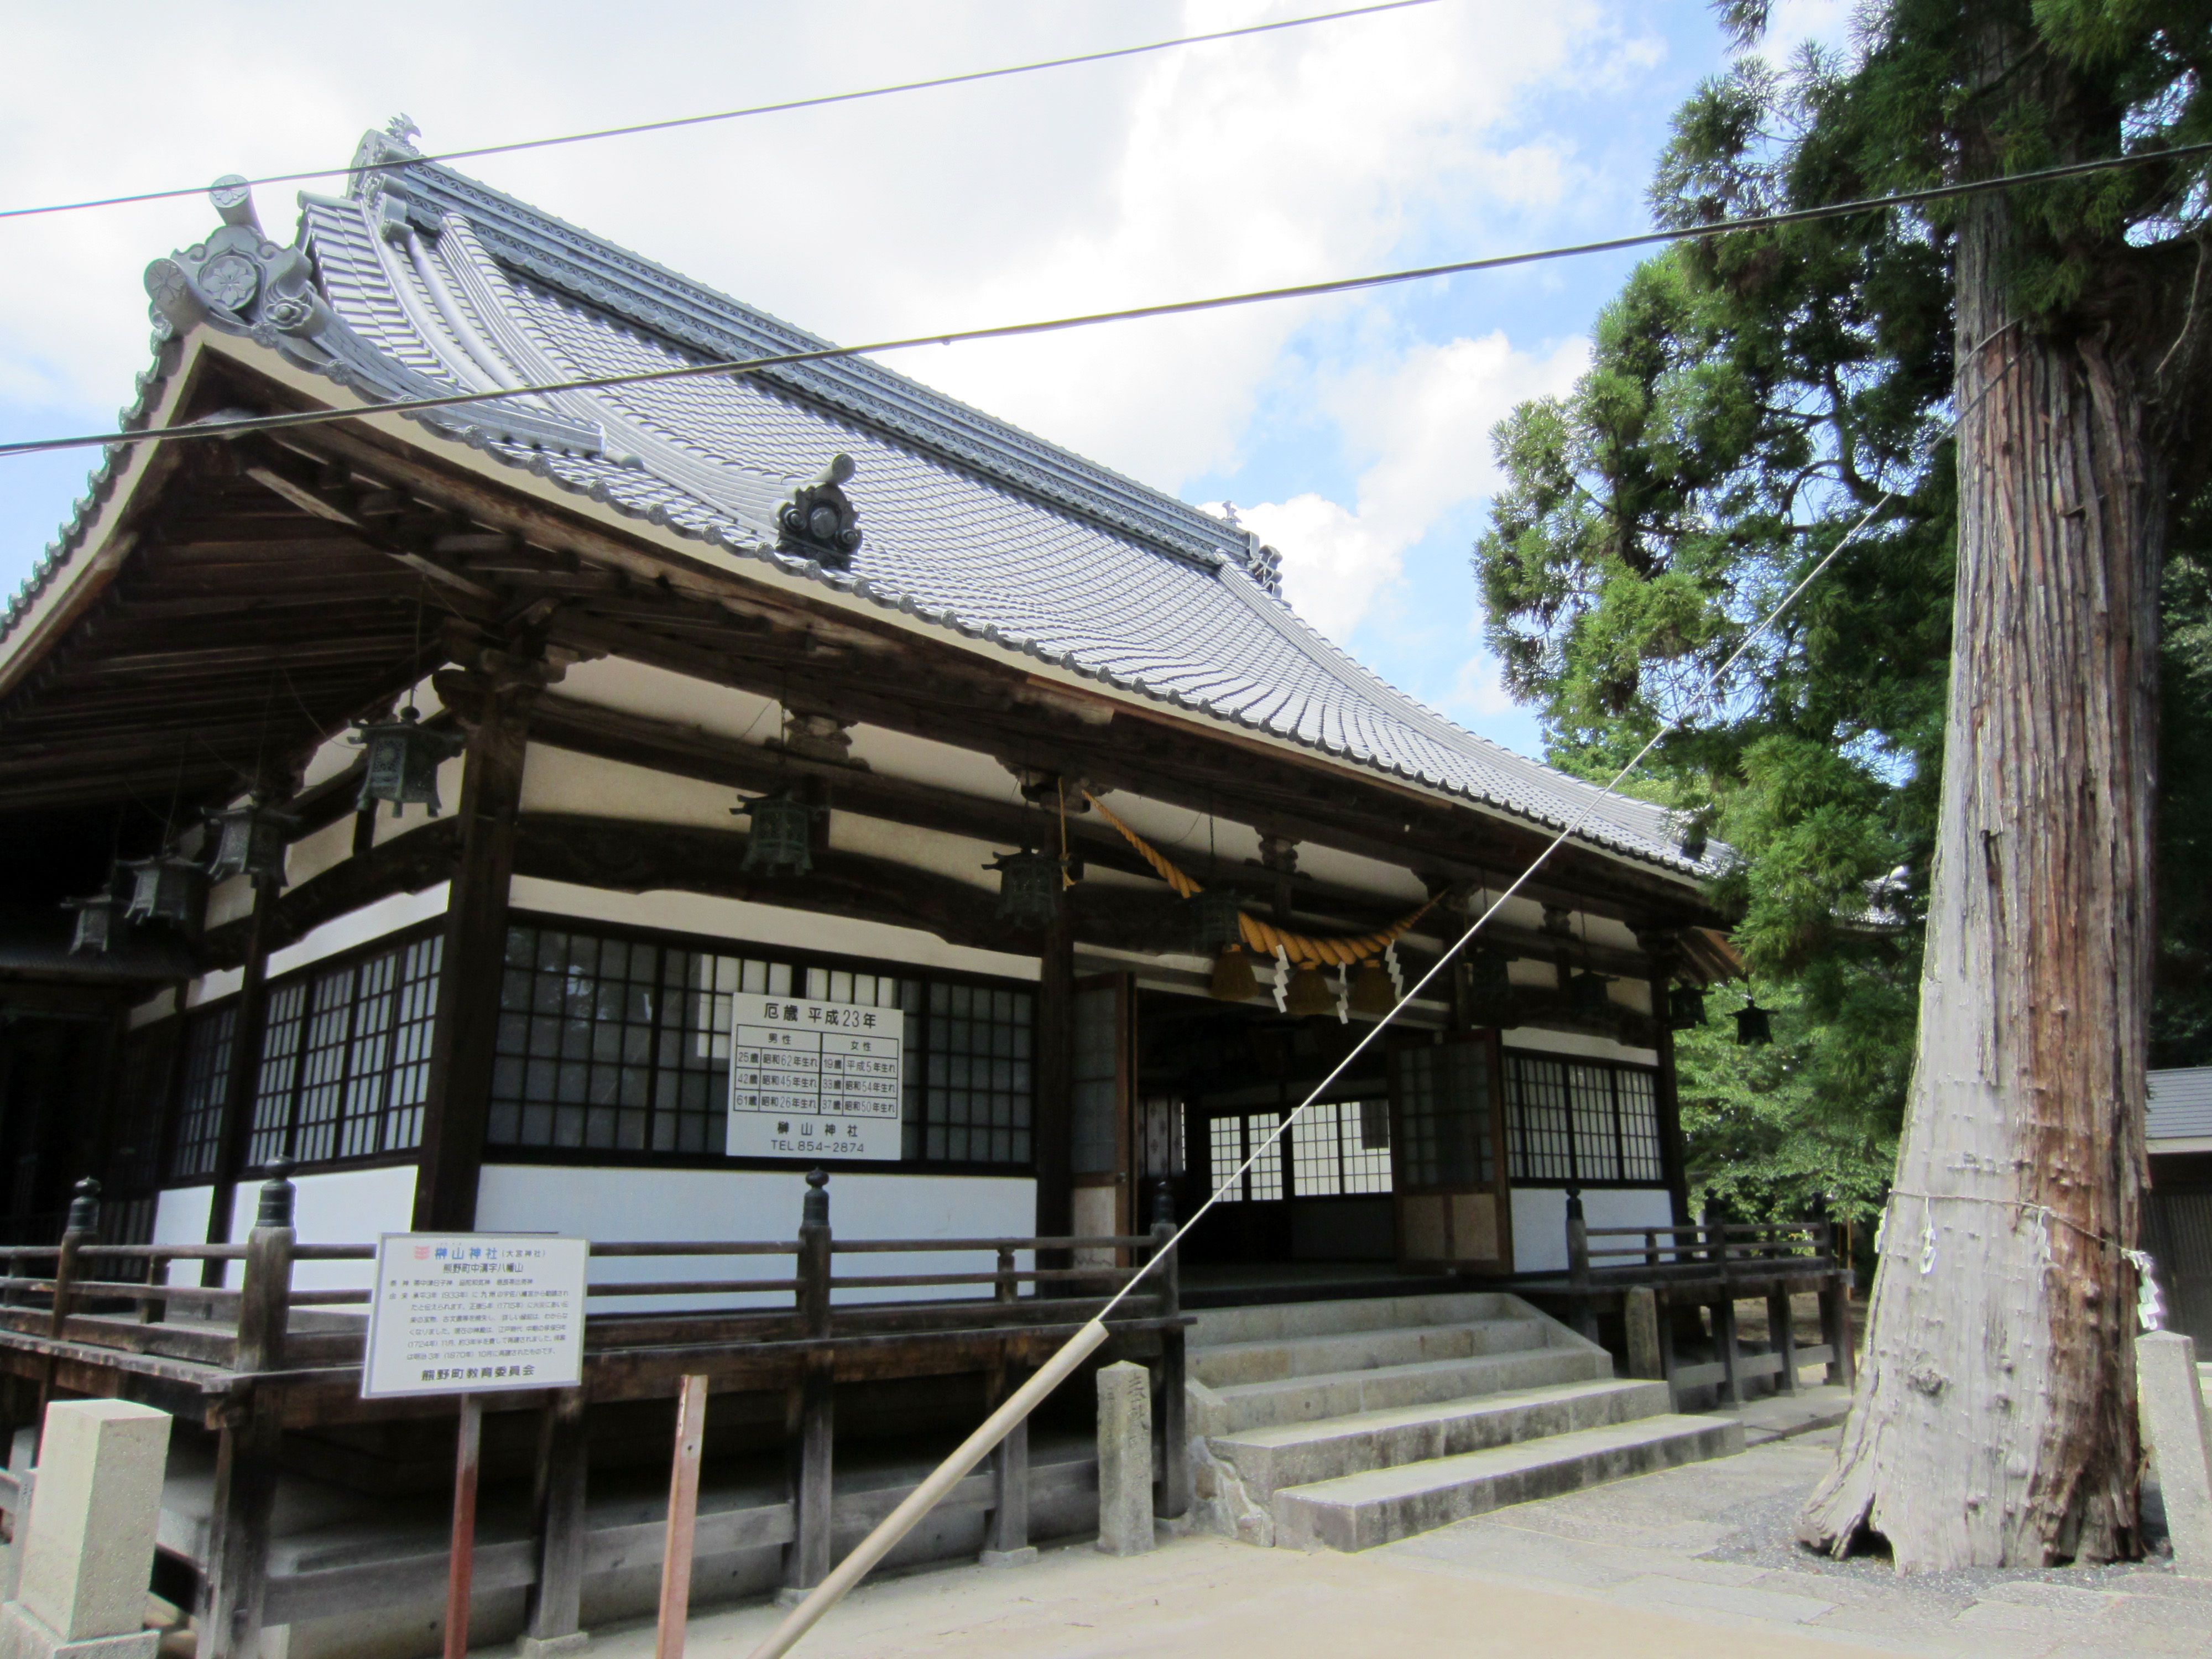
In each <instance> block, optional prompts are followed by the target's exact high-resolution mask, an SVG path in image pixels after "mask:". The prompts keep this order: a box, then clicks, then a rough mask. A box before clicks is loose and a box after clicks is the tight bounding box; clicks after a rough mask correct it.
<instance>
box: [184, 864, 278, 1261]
mask: <svg viewBox="0 0 2212 1659" xmlns="http://www.w3.org/2000/svg"><path fill="white" fill-rule="evenodd" d="M282 880H283V878H282V876H281V874H280V873H273V872H272V873H271V874H269V875H265V876H257V877H255V878H253V911H252V916H251V917H250V919H249V920H248V921H247V923H246V962H245V964H244V967H243V969H242V970H241V972H240V979H239V986H238V1013H237V1016H236V1018H235V1019H234V1022H233V1024H232V1027H231V1033H230V1072H229V1075H228V1079H227V1082H226V1085H225V1087H224V1090H223V1099H222V1118H221V1120H220V1127H219V1128H218V1130H217V1132H216V1135H217V1138H216V1155H215V1194H214V1195H213V1197H211V1198H210V1200H209V1201H208V1225H207V1242H208V1243H210V1244H227V1243H229V1242H230V1217H231V1212H232V1211H233V1210H234V1209H235V1208H237V1206H238V1182H239V1179H240V1176H243V1175H244V1174H245V1172H246V1147H247V1146H248V1145H249V1144H250V1143H251V1142H252V1138H253V1092H254V1085H255V1083H256V1082H257V1081H258V1079H259V1076H260V1073H261V1037H262V1031H263V1029H264V1027H265V1026H266V1024H268V1014H269V952H270V950H271V949H272V948H273V947H274V945H276V894H277V890H278V888H279V886H280V885H281V884H282ZM280 1150H281V1151H286V1152H289V1150H290V1149H289V1147H287V1148H282V1149H280ZM222 1273H223V1264H222V1262H220V1261H210V1262H206V1263H204V1264H203V1266H202V1267H201V1269H200V1283H201V1284H203V1285H220V1284H221V1283H222Z"/></svg>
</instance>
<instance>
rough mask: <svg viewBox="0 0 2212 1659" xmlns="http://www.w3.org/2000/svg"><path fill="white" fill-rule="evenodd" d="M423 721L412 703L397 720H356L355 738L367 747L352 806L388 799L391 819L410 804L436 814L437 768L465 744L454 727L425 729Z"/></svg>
mask: <svg viewBox="0 0 2212 1659" xmlns="http://www.w3.org/2000/svg"><path fill="white" fill-rule="evenodd" d="M354 732H355V736H354V739H353V740H354V742H355V743H356V744H359V745H360V746H361V747H362V749H364V750H367V751H368V765H367V766H366V768H365V769H363V771H362V779H361V798H360V799H359V800H358V801H356V803H355V807H354V810H355V811H366V810H368V808H370V807H373V806H374V805H376V803H377V802H379V801H380V800H388V801H390V802H391V803H392V817H395V818H396V817H398V816H399V815H400V814H401V812H402V811H404V810H405V809H406V808H407V807H408V806H410V805H420V806H427V807H428V808H429V809H430V816H431V817H434V818H435V817H437V816H438V810H439V805H440V803H439V800H438V768H439V766H440V764H441V763H443V762H446V761H448V760H451V759H452V758H453V757H454V756H455V755H458V754H459V753H460V752H461V750H462V748H463V747H464V746H465V745H464V744H463V741H462V739H461V738H459V737H458V736H456V735H454V734H453V733H452V732H433V731H430V730H428V729H427V728H426V727H424V726H423V725H422V711H421V710H419V709H417V708H415V707H414V705H413V704H411V703H410V704H409V705H408V706H407V707H406V708H403V709H401V710H400V711H399V718H398V719H397V720H376V721H362V720H356V721H355V722H354Z"/></svg>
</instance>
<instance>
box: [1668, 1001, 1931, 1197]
mask: <svg viewBox="0 0 2212 1659" xmlns="http://www.w3.org/2000/svg"><path fill="white" fill-rule="evenodd" d="M1892 988H1893V990H1901V991H1902V994H1905V996H1906V997H1907V998H1908V999H1909V998H1910V995H1911V987H1910V985H1909V984H1908V985H1906V986H1904V987H1892ZM1759 999H1760V1005H1761V1006H1765V1007H1767V1008H1769V1009H1770V1010H1771V1018H1772V1024H1773V1028H1774V1041H1773V1042H1772V1043H1771V1045H1769V1046H1767V1047H1765V1048H1738V1047H1737V1046H1736V1042H1735V1020H1734V1019H1733V1018H1730V1016H1731V1014H1732V1013H1733V1012H1734V1007H1735V1004H1736V1002H1737V999H1734V998H1730V997H1725V996H1723V997H1717V998H1715V999H1714V1003H1715V1006H1716V1009H1717V1012H1716V1013H1715V1014H1714V1016H1713V1018H1711V1019H1709V1020H1708V1021H1707V1022H1706V1023H1705V1024H1704V1025H1702V1026H1700V1027H1699V1028H1698V1029H1697V1030H1693V1031H1686V1032H1684V1033H1683V1034H1681V1036H1680V1037H1679V1038H1677V1040H1676V1048H1675V1053H1676V1055H1677V1057H1678V1058H1679V1060H1680V1066H1681V1085H1680V1100H1681V1108H1682V1128H1683V1133H1684V1135H1685V1137H1686V1139H1687V1141H1688V1143H1689V1146H1690V1149H1691V1150H1690V1167H1689V1176H1690V1204H1691V1208H1692V1211H1693V1212H1697V1213H1702V1212H1704V1210H1705V1206H1707V1205H1709V1204H1712V1205H1717V1206H1720V1207H1721V1208H1722V1209H1723V1211H1725V1212H1727V1213H1728V1214H1730V1215H1734V1216H1737V1217H1740V1218H1742V1219H1745V1220H1748V1221H1797V1220H1802V1219H1803V1218H1805V1217H1807V1216H1808V1215H1816V1214H1822V1213H1825V1214H1826V1215H1828V1216H1831V1217H1832V1218H1835V1219H1837V1220H1838V1221H1851V1222H1856V1223H1859V1224H1862V1225H1868V1226H1870V1225H1872V1224H1873V1222H1874V1219H1875V1216H1876V1215H1877V1214H1878V1213H1879V1212H1880V1210H1881V1200H1882V1198H1883V1196H1884V1195H1885V1194H1886V1193H1887V1191H1888V1188H1889V1178H1890V1171H1891V1170H1892V1169H1893V1168H1894V1167H1895V1165H1896V1162H1897V1117H1896V1114H1895V1113H1894V1111H1892V1110H1889V1109H1886V1103H1887V1102H1888V1101H1889V1100H1891V1099H1893V1098H1895V1097H1899V1096H1901V1095H1902V1093H1903V1090H1904V1086H1905V1076H1904V1073H1905V1069H1906V1066H1907V1065H1908V1064H1909V1061H1910V1055H1909V1054H1905V1055H1902V1056H1900V1055H1897V1054H1893V1053H1892V1052H1890V1051H1889V1050H1887V1048H1884V1047H1883V1046H1882V1045H1881V1044H1880V1043H1867V1042H1862V1041H1860V1040H1858V1039H1857V1037H1856V1036H1854V1035H1853V1034H1852V1033H1851V1032H1850V1030H1849V1027H1848V1024H1846V1023H1844V1022H1838V1021H1835V1020H1832V1019H1816V1018H1812V1017H1811V1016H1810V1015H1809V1014H1808V1012H1807V1004H1808V1000H1809V999H1808V996H1807V994H1805V993H1804V992H1802V991H1801V990H1800V989H1799V988H1798V987H1796V986H1793V985H1778V986H1772V987H1768V988H1766V989H1765V990H1762V991H1761V992H1760V993H1759ZM1855 1012H1857V1014H1859V1015H1860V1016H1861V1017H1865V1016H1869V1015H1870V1016H1871V1017H1872V1018H1874V1019H1875V1022H1876V1024H1877V1025H1878V1026H1879V1027H1881V1028H1883V1029H1885V1030H1886V1029H1887V1026H1888V1025H1889V1024H1891V1023H1892V1022H1893V1020H1894V1018H1895V1011H1894V1010H1893V1009H1890V1008H1862V1009H1856V1010H1855ZM1905 1018H1907V1019H1908V1021H1909V1020H1910V1018H1911V1012H1910V1004H1909V1000H1908V1005H1907V1012H1906V1015H1905ZM1869 1059H1873V1060H1876V1061H1877V1063H1879V1064H1881V1066H1883V1067H1884V1070H1885V1074H1884V1075H1881V1076H1878V1077H1862V1076H1858V1075H1856V1073H1857V1069H1858V1068H1859V1067H1860V1066H1863V1065H1864V1064H1866V1063H1867V1061H1868V1060H1869Z"/></svg>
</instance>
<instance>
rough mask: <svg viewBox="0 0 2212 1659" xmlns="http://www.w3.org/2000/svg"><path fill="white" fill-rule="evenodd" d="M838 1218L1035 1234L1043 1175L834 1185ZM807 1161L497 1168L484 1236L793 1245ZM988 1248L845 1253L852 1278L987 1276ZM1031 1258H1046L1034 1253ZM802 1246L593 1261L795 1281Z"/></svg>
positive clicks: (860, 1298)
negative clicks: (753, 1165)
mask: <svg viewBox="0 0 2212 1659" xmlns="http://www.w3.org/2000/svg"><path fill="white" fill-rule="evenodd" d="M805 1193H806V1182H805V1171H803V1170H788V1171H786V1170H635V1169H631V1170H624V1169H605V1168H598V1169H593V1168H582V1169H579V1168H575V1167H572V1166H565V1165H563V1166H554V1165H547V1164H486V1165H485V1166H484V1169H483V1175H482V1176H481V1177H480V1178H479V1179H478V1182H477V1231H479V1232H553V1233H561V1234H564V1235H567V1236H569V1237H583V1238H590V1239H594V1240H600V1241H612V1240H623V1241H639V1240H650V1239H685V1240H708V1239H712V1240H715V1241H718V1242H720V1241H724V1240H729V1241H738V1240H759V1241H768V1240H775V1241H781V1240H785V1239H795V1238H796V1237H798V1234H799V1208H800V1205H801V1203H802V1201H803V1200H804V1198H805ZM829 1226H830V1231H831V1233H832V1235H833V1237H842V1238H1003V1237H1028V1236H1030V1235H1031V1234H1033V1233H1034V1232H1035V1231H1036V1182H1035V1181H1033V1180H1031V1179H1030V1178H1029V1177H1027V1176H922V1175H859V1174H843V1173H841V1174H839V1175H837V1176H834V1177H833V1178H832V1179H831V1181H830V1182H829ZM996 1260H997V1258H996V1257H995V1256H994V1255H993V1254H992V1253H991V1252H989V1251H986V1250H969V1251H952V1250H922V1251H915V1252H914V1253H913V1254H911V1255H908V1254H904V1253H901V1254H897V1255H838V1256H835V1257H834V1258H833V1261H834V1267H833V1268H832V1271H833V1272H834V1273H838V1274H840V1275H843V1274H854V1273H868V1274H882V1273H978V1272H987V1271H989V1270H990V1269H991V1268H992V1267H994V1266H995V1265H996ZM1019 1265H1020V1266H1022V1267H1032V1266H1034V1265H1035V1263H1034V1262H1033V1261H1031V1260H1030V1256H1029V1253H1028V1252H1026V1251H1024V1253H1023V1254H1022V1255H1021V1257H1020V1259H1019ZM793 1271H794V1264H793V1260H792V1258H791V1257H790V1256H789V1255H745V1256H646V1257H641V1258H632V1259H616V1258H607V1259H603V1260H601V1261H595V1262H594V1263H592V1281H593V1282H594V1283H598V1284H615V1283H621V1282H625V1281H627V1282H629V1283H631V1284H636V1283H640V1282H644V1281H648V1280H668V1279H788V1278H789V1277H790V1276H791V1275H792V1273H793ZM988 1294H989V1287H988V1286H987V1285H939V1286H928V1287H921V1288H916V1289H910V1290H906V1291H898V1290H856V1291H839V1292H838V1293H837V1300H839V1301H840V1302H890V1301H907V1300H914V1299H918V1298H929V1299H938V1298H943V1297H976V1296H985V1295H988ZM790 1303H791V1293H790V1292H789V1291H775V1292H767V1293H754V1294H745V1295H742V1296H738V1297H623V1298H621V1299H618V1300H615V1301H606V1300H600V1299H595V1300H594V1302H593V1304H592V1311H594V1312H600V1313H614V1312H627V1313H646V1312H653V1311H661V1310H682V1309H686V1308H708V1307H717V1306H719V1307H732V1306H738V1307H776V1308H781V1307H788V1306H789V1305H790Z"/></svg>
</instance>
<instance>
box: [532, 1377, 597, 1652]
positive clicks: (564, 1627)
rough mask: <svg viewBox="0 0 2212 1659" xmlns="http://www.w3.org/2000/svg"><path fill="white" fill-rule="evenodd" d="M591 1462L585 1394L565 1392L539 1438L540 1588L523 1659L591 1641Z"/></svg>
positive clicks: (534, 1591) (548, 1409)
mask: <svg viewBox="0 0 2212 1659" xmlns="http://www.w3.org/2000/svg"><path fill="white" fill-rule="evenodd" d="M590 1461H591V1442H590V1439H589V1437H588V1434H587V1431H586V1426H585V1417H584V1391H583V1390H582V1389H562V1390H561V1392H560V1393H558V1394H556V1395H554V1396H553V1403H552V1404H551V1405H550V1406H548V1407H546V1408H545V1415H544V1419H543V1421H542V1422H541V1423H540V1425H539V1428H538V1486H537V1493H536V1497H537V1503H536V1510H537V1521H538V1582H537V1583H536V1584H535V1585H533V1586H532V1589H531V1595H530V1620H529V1624H528V1626H527V1628H526V1630H525V1632H524V1634H523V1638H522V1644H521V1650H520V1651H521V1659H549V1656H550V1655H553V1654H556V1653H568V1652H571V1651H580V1650H582V1649H583V1648H584V1647H585V1646H586V1644H588V1643H589V1641H590V1638H589V1637H588V1636H586V1634H585V1632H584V1631H583V1629H582V1628H581V1626H582V1623H583V1612H584V1493H585V1485H586V1475H587V1473H588V1470H589V1467H590Z"/></svg>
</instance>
